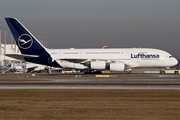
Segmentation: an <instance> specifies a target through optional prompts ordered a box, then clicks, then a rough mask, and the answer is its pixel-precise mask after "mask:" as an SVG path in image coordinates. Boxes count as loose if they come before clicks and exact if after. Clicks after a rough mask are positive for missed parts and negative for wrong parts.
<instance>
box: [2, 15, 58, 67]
mask: <svg viewBox="0 0 180 120" xmlns="http://www.w3.org/2000/svg"><path fill="white" fill-rule="evenodd" d="M5 20H6V22H7V24H8V26H9V29H10V30H11V32H12V34H13V36H14V39H15V41H16V44H17V45H18V47H19V50H20V51H21V53H22V54H24V55H37V56H39V57H36V58H25V60H26V61H29V62H34V63H39V64H43V65H49V66H54V67H60V66H59V65H58V64H57V63H56V62H55V61H54V62H53V61H52V58H51V56H50V54H49V53H48V52H47V51H46V48H45V47H44V46H43V45H42V44H41V43H40V42H39V41H38V40H37V39H36V38H35V37H34V36H33V35H32V34H31V33H30V32H29V31H28V30H27V29H26V28H25V27H24V26H23V25H22V24H21V23H20V22H19V21H18V20H17V19H16V18H5Z"/></svg>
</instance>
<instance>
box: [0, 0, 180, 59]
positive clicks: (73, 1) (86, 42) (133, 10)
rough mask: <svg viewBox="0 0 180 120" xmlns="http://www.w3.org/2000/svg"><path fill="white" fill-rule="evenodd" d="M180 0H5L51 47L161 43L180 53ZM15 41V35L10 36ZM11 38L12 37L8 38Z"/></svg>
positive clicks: (4, 9)
mask: <svg viewBox="0 0 180 120" xmlns="http://www.w3.org/2000/svg"><path fill="white" fill-rule="evenodd" d="M179 5H180V0H0V24H1V25H6V22H5V20H4V18H5V17H15V18H17V19H18V20H19V21H20V22H21V23H22V24H23V25H24V26H25V27H26V28H27V29H28V30H29V31H30V32H31V33H32V34H36V35H40V36H45V37H46V38H47V39H48V48H55V49H57V48H59V49H60V48H102V47H103V46H108V48H132V47H133V48H134V47H136V48H139V47H141V48H157V49H162V50H165V51H167V52H169V53H171V54H172V55H174V56H180V53H179V50H180V6H179ZM9 41H10V40H9ZM9 43H10V42H9Z"/></svg>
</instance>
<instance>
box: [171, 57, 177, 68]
mask: <svg viewBox="0 0 180 120" xmlns="http://www.w3.org/2000/svg"><path fill="white" fill-rule="evenodd" d="M172 64H173V66H174V65H177V64H178V60H177V59H176V58H173V59H172Z"/></svg>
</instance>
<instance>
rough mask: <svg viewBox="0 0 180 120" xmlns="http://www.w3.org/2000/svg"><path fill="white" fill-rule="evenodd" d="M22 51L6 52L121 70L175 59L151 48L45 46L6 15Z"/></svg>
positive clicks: (69, 64) (59, 64) (73, 65)
mask: <svg viewBox="0 0 180 120" xmlns="http://www.w3.org/2000/svg"><path fill="white" fill-rule="evenodd" d="M5 20H6V22H7V24H8V26H9V28H10V30H11V32H12V34H13V36H14V39H15V41H16V44H17V45H18V47H19V49H20V51H21V53H22V54H6V55H7V56H9V57H12V58H16V59H20V60H25V61H28V62H33V63H38V64H43V65H48V66H52V67H60V68H75V69H88V70H106V69H107V70H111V71H124V70H125V69H127V68H135V67H139V68H140V67H170V66H174V65H176V64H177V63H178V62H177V60H176V58H174V57H173V56H172V55H171V54H169V53H167V52H165V51H163V50H158V49H151V48H124V49H117V48H114V49H110V48H108V49H74V48H71V49H48V48H45V47H44V46H43V45H42V44H41V43H40V42H39V41H38V40H37V39H36V38H35V37H34V36H33V35H32V34H31V33H30V32H29V31H28V30H27V29H26V28H25V27H24V26H23V25H22V24H21V23H20V22H19V21H18V20H17V19H16V18H5Z"/></svg>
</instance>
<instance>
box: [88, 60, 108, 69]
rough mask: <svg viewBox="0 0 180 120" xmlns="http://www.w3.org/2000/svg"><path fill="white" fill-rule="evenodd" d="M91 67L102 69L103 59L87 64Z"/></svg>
mask: <svg viewBox="0 0 180 120" xmlns="http://www.w3.org/2000/svg"><path fill="white" fill-rule="evenodd" d="M89 67H90V68H91V69H96V70H104V69H105V68H106V63H105V61H93V62H91V63H90V66H89Z"/></svg>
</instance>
